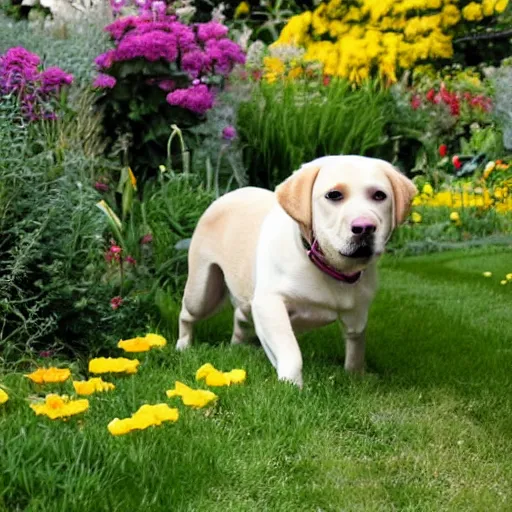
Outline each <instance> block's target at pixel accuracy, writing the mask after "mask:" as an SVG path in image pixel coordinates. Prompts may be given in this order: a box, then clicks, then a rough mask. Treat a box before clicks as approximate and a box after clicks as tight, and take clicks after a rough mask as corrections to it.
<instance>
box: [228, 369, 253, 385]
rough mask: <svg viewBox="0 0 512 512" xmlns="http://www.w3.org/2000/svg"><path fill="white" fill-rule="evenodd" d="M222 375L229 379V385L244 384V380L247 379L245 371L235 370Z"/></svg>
mask: <svg viewBox="0 0 512 512" xmlns="http://www.w3.org/2000/svg"><path fill="white" fill-rule="evenodd" d="M224 375H226V376H227V377H228V378H229V380H230V381H231V384H241V383H242V382H245V379H246V378H247V372H246V371H245V370H239V369H236V368H235V369H234V370H231V371H230V372H226V373H225V374H224Z"/></svg>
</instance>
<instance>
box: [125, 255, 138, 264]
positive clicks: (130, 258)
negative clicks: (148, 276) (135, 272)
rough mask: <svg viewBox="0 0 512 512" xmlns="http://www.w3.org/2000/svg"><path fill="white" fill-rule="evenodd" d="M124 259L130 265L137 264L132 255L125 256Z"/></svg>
mask: <svg viewBox="0 0 512 512" xmlns="http://www.w3.org/2000/svg"><path fill="white" fill-rule="evenodd" d="M124 261H125V262H126V263H129V264H130V265H136V264H137V261H136V260H135V258H133V257H132V256H126V258H125V259H124Z"/></svg>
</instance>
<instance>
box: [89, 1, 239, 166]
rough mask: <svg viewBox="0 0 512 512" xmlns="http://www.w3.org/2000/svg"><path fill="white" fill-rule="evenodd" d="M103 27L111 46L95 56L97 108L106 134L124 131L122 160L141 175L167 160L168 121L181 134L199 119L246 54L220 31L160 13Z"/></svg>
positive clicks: (225, 30)
mask: <svg viewBox="0 0 512 512" xmlns="http://www.w3.org/2000/svg"><path fill="white" fill-rule="evenodd" d="M157 4H158V2H154V3H153V4H152V5H153V6H155V5H157ZM106 30H107V31H108V33H109V34H110V37H111V40H112V42H113V44H114V48H113V49H111V50H108V51H107V52H105V53H103V54H102V55H100V56H98V57H97V59H96V65H97V68H98V71H99V73H100V74H99V75H98V77H97V78H96V80H95V83H94V86H95V87H96V88H97V89H98V90H99V93H100V96H99V99H98V104H99V105H102V106H103V107H104V109H105V116H104V119H105V121H104V123H105V129H106V132H107V133H109V134H116V133H117V134H122V133H127V134H129V136H130V138H131V144H130V148H129V150H128V154H127V157H128V159H129V160H130V161H131V163H132V165H133V168H134V171H135V174H136V175H140V174H141V172H142V169H148V168H153V169H156V168H157V167H158V164H159V163H161V162H162V161H165V156H166V150H167V140H168V137H169V134H170V131H171V128H170V127H171V125H172V124H176V125H178V126H179V127H180V128H181V129H182V130H184V129H185V130H187V129H191V128H192V127H194V126H196V125H198V124H199V123H201V122H202V121H203V120H204V119H205V116H206V113H207V112H208V110H210V109H211V108H212V107H213V105H214V99H215V94H216V92H217V91H218V90H219V89H221V88H222V87H223V84H224V82H225V80H226V78H227V77H228V76H229V74H230V73H231V71H232V69H233V67H234V66H235V65H236V64H243V63H244V62H245V55H244V53H243V51H242V50H241V48H240V46H238V45H237V44H236V43H234V42H233V41H231V40H230V39H229V38H228V37H227V33H228V28H227V27H226V26H224V25H222V24H220V23H218V22H214V21H211V22H208V23H197V24H194V25H187V24H185V23H183V22H182V21H180V20H178V19H177V17H176V16H174V15H168V14H166V12H165V10H155V9H153V10H152V11H151V12H148V11H144V12H143V13H142V14H140V15H138V16H127V17H122V18H119V19H117V20H116V21H114V22H113V23H112V24H110V25H108V26H107V27H106ZM188 135H190V132H188ZM175 143H176V144H177V143H178V141H177V140H176V141H175ZM177 147H178V146H176V147H175V148H171V152H173V151H174V153H176V149H177Z"/></svg>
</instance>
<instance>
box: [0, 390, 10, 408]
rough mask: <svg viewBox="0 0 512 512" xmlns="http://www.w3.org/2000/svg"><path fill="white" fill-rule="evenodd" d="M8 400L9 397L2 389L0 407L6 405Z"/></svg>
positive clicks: (0, 391)
mask: <svg viewBox="0 0 512 512" xmlns="http://www.w3.org/2000/svg"><path fill="white" fill-rule="evenodd" d="M7 400H9V395H8V394H7V393H6V392H5V391H4V390H3V389H1V388H0V405H1V404H5V402H7Z"/></svg>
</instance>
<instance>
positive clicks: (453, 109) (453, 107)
mask: <svg viewBox="0 0 512 512" xmlns="http://www.w3.org/2000/svg"><path fill="white" fill-rule="evenodd" d="M450 114H451V115H452V116H458V115H459V114H460V103H459V100H458V99H457V97H454V98H453V100H452V101H451V103H450Z"/></svg>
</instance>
